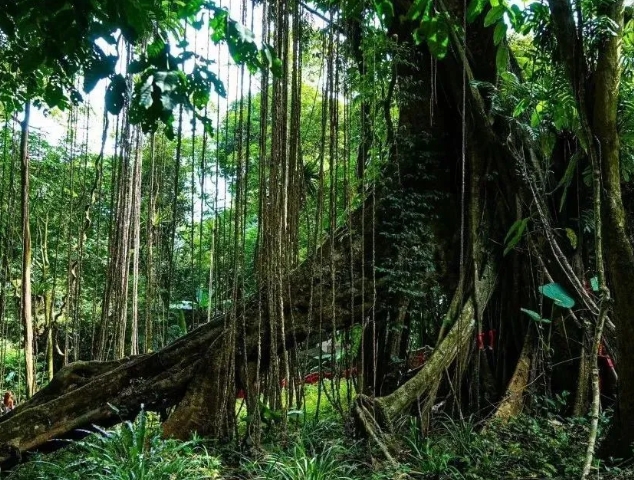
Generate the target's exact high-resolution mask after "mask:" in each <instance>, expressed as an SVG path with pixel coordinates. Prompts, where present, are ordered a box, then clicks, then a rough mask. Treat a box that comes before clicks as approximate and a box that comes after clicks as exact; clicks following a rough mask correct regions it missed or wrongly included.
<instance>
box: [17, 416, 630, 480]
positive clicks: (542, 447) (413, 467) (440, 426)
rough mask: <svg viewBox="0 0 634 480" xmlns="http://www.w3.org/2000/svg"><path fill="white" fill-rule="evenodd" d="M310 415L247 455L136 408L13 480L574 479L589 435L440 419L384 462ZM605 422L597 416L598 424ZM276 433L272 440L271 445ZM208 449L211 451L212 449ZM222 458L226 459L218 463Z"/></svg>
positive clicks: (407, 428) (571, 422) (543, 419)
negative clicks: (132, 415)
mask: <svg viewBox="0 0 634 480" xmlns="http://www.w3.org/2000/svg"><path fill="white" fill-rule="evenodd" d="M326 411H327V412H328V413H329V415H322V416H321V417H320V420H319V421H315V420H314V419H311V418H310V417H306V418H305V419H304V420H303V422H301V423H299V422H297V423H292V424H289V425H290V427H289V430H288V431H287V432H286V433H285V434H283V435H280V436H278V437H277V440H270V441H268V442H267V443H265V444H264V445H262V446H261V447H260V448H258V449H255V448H251V449H250V453H249V455H246V454H245V453H244V452H240V451H237V450H236V449H235V448H231V447H229V446H227V445H225V446H223V447H220V446H218V445H216V446H214V447H211V446H210V444H205V443H203V442H202V441H201V440H200V439H198V438H193V439H192V440H190V441H189V442H179V441H175V440H165V439H162V438H161V430H160V426H159V425H158V422H157V421H156V419H155V418H154V417H153V416H152V415H150V414H146V413H145V412H142V413H141V414H140V415H139V417H138V418H137V420H136V421H135V422H127V423H125V424H123V425H121V426H119V427H117V428H115V429H113V430H109V431H106V430H98V432H97V433H96V434H93V435H91V436H89V437H87V438H86V439H84V440H83V441H81V442H76V443H74V444H72V445H71V446H70V447H69V448H67V449H65V450H63V451H61V452H58V453H56V454H54V455H52V456H49V457H41V458H38V459H36V460H35V461H32V462H30V463H28V464H25V465H23V466H22V467H20V468H18V469H17V470H16V471H15V472H14V473H13V474H12V475H10V476H9V478H10V479H11V480H40V479H42V480H43V479H60V480H101V479H113V480H124V479H125V480H133V479H134V480H159V479H166V480H190V479H191V480H193V479H219V480H220V479H226V480H229V479H232V480H238V479H239V480H269V479H271V480H278V479H279V480H329V479H341V480H395V479H399V480H405V479H420V480H425V479H429V480H431V479H434V480H493V479H509V480H511V479H559V480H566V479H576V478H579V477H580V473H581V467H582V465H583V458H584V455H585V445H586V438H587V430H588V420H587V419H586V418H564V417H562V416H559V415H557V414H553V413H552V412H545V411H542V412H540V413H539V414H534V415H520V416H518V417H516V418H514V419H511V420H509V421H507V422H498V421H488V422H487V423H484V424H482V423H478V422H476V421H475V420H474V419H471V418H470V419H464V420H456V419H454V418H451V417H449V416H445V417H440V418H436V420H435V421H434V423H433V429H432V430H431V431H430V432H428V433H427V434H422V432H421V430H420V428H419V425H418V423H417V422H416V421H415V420H413V419H412V420H411V421H409V423H407V422H406V423H405V425H404V427H403V428H402V429H401V430H400V433H399V434H398V435H396V437H397V439H396V440H397V444H398V445H399V448H398V449H397V450H398V457H397V459H398V462H397V464H396V465H390V464H388V463H387V462H386V461H384V459H383V458H382V457H381V455H380V453H379V452H378V451H375V450H374V449H373V448H372V445H369V444H368V443H367V441H365V440H360V439H354V438H351V437H350V436H349V435H348V433H347V432H346V428H345V427H344V421H342V417H341V416H339V415H337V414H335V412H334V411H328V410H326ZM606 424H607V417H605V416H604V417H602V421H601V425H602V426H605V425H606ZM272 438H274V437H269V439H272ZM210 451H213V454H214V455H211V454H210V453H209V452H210ZM218 457H221V458H223V462H222V465H221V462H220V460H219V459H218ZM596 467H597V469H596V470H595V473H594V474H593V477H592V478H596V479H600V480H625V479H631V478H634V468H632V466H627V465H625V466H624V465H621V466H620V467H611V468H606V467H605V466H604V465H602V464H600V463H598V462H597V464H596Z"/></svg>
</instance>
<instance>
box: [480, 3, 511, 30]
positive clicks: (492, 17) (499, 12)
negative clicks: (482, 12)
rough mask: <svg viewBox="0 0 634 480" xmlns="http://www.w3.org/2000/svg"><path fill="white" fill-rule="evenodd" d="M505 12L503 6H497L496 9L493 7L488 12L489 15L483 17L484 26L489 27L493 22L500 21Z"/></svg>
mask: <svg viewBox="0 0 634 480" xmlns="http://www.w3.org/2000/svg"><path fill="white" fill-rule="evenodd" d="M505 12H506V7H505V6H504V5H498V6H497V7H493V8H492V9H491V10H489V13H487V15H486V17H484V26H485V27H490V26H491V25H493V24H494V23H495V22H497V21H498V20H500V19H501V18H502V17H503V16H504V13H505Z"/></svg>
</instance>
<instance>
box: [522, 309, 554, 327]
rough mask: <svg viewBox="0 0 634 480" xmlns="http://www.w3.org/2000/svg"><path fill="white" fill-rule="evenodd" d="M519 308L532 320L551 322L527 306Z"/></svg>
mask: <svg viewBox="0 0 634 480" xmlns="http://www.w3.org/2000/svg"><path fill="white" fill-rule="evenodd" d="M520 310H521V311H522V312H524V313H525V314H526V315H528V316H529V317H530V318H531V320H534V321H536V322H538V323H551V321H550V320H549V319H547V318H542V316H541V315H540V314H539V313H537V312H536V311H534V310H529V309H528V308H520Z"/></svg>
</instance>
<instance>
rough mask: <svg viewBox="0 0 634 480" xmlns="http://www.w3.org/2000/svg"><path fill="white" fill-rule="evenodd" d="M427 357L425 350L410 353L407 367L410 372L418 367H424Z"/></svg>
mask: <svg viewBox="0 0 634 480" xmlns="http://www.w3.org/2000/svg"><path fill="white" fill-rule="evenodd" d="M426 360H427V357H426V356H425V350H424V349H422V348H421V349H419V350H415V351H413V352H411V353H410V357H409V360H408V361H407V367H408V368H409V369H410V370H415V369H417V368H418V367H422V366H423V364H424V363H425V361H426Z"/></svg>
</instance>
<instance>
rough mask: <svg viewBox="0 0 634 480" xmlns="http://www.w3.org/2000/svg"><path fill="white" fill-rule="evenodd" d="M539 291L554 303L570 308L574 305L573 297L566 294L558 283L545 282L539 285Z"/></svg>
mask: <svg viewBox="0 0 634 480" xmlns="http://www.w3.org/2000/svg"><path fill="white" fill-rule="evenodd" d="M539 291H540V292H541V294H542V295H543V296H545V297H548V298H550V299H551V300H553V301H554V302H555V305H559V306H560V307H563V308H572V307H574V306H575V301H574V299H573V298H572V297H571V296H570V295H568V293H567V292H566V291H565V290H564V287H562V286H561V285H559V284H558V283H547V284H546V285H542V286H541V287H539Z"/></svg>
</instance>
